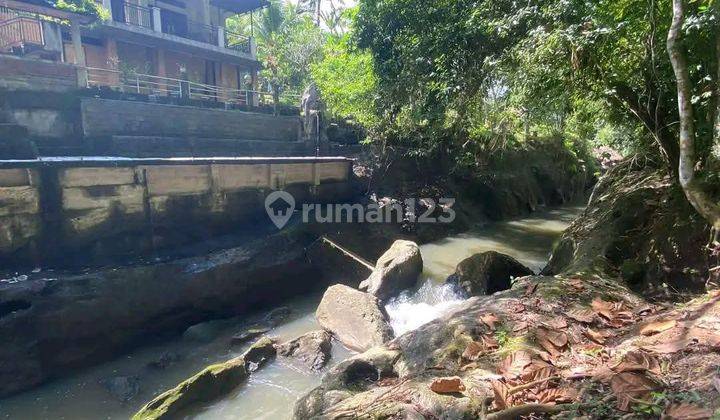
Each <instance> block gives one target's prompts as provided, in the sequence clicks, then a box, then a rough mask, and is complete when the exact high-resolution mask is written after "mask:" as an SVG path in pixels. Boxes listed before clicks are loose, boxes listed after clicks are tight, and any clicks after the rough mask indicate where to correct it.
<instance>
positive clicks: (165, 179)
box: [0, 158, 352, 265]
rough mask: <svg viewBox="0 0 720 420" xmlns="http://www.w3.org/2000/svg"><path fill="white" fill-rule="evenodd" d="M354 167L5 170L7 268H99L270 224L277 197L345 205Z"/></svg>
mask: <svg viewBox="0 0 720 420" xmlns="http://www.w3.org/2000/svg"><path fill="white" fill-rule="evenodd" d="M3 166H4V167H5V168H4V169H3ZM9 166H10V167H9ZM351 166H352V161H350V160H348V159H343V158H290V159H287V158H285V159H273V158H268V159H257V158H254V159H253V158H237V159H232V158H230V159H173V160H163V159H135V160H133V159H127V160H112V161H111V160H94V161H93V160H67V159H66V160H55V161H51V162H45V163H44V164H41V163H38V162H37V161H28V162H27V163H18V162H1V161H0V261H2V260H5V261H6V262H7V264H9V265H18V264H31V263H32V264H39V263H44V264H48V263H49V264H61V265H73V264H74V263H77V264H90V263H92V262H94V261H102V260H104V259H109V260H113V259H114V258H117V257H118V256H134V255H143V254H149V253H152V252H154V251H157V250H158V249H168V248H171V247H173V246H177V245H180V244H188V243H192V242H193V241H197V240H199V239H202V238H208V237H213V236H216V235H220V234H223V233H227V232H229V231H230V230H232V229H242V228H243V227H246V226H248V224H250V225H253V224H255V223H256V222H257V221H259V220H262V221H263V223H266V224H267V222H269V219H267V216H265V209H264V206H265V204H264V200H265V197H266V195H267V194H268V193H269V192H270V191H272V190H276V189H284V190H287V191H289V192H291V193H292V194H293V196H294V197H295V199H296V200H297V201H298V202H299V203H302V202H309V201H313V202H315V201H318V202H323V201H328V200H341V199H344V198H346V197H347V196H348V194H349V193H350V179H349V174H350V171H351Z"/></svg>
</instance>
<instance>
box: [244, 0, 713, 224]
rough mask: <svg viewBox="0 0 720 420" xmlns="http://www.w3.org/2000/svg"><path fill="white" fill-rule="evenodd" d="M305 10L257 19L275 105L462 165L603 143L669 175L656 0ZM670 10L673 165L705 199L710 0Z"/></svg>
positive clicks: (429, 0) (709, 151)
mask: <svg viewBox="0 0 720 420" xmlns="http://www.w3.org/2000/svg"><path fill="white" fill-rule="evenodd" d="M307 3H308V2H300V4H301V6H294V5H291V4H286V3H283V2H280V1H279V0H278V1H274V2H272V4H271V6H270V7H269V8H267V9H265V10H264V11H263V12H262V14H261V17H260V19H259V23H258V24H257V29H256V37H257V38H258V42H259V45H260V51H261V57H262V60H263V61H264V64H265V70H264V74H263V79H264V80H265V83H266V85H268V86H270V87H271V88H272V90H273V91H274V92H275V94H276V98H279V95H280V93H281V92H286V93H287V92H289V93H294V94H299V93H301V92H302V91H303V89H304V88H305V86H307V84H309V83H310V82H314V83H316V84H317V86H318V87H319V89H320V91H321V93H322V96H323V99H324V101H325V102H326V104H327V106H328V112H329V113H330V114H332V115H333V116H335V117H338V118H349V119H351V120H354V121H355V122H356V123H358V124H360V125H362V126H363V127H364V128H365V129H366V131H367V132H368V133H369V136H368V141H369V142H376V143H380V144H382V146H383V150H393V151H395V152H399V153H402V154H405V155H410V156H418V157H425V158H428V157H430V158H434V157H437V156H443V157H445V158H448V157H449V160H450V161H452V162H454V163H455V164H456V165H457V166H458V167H460V168H463V169H468V168H472V167H473V165H477V164H478V162H481V161H483V160H484V159H483V158H482V157H487V156H492V155H495V154H497V153H498V152H502V151H503V150H514V149H518V148H527V147H530V145H536V146H537V145H538V144H542V143H543V142H547V141H552V142H553V143H554V144H556V143H557V142H561V143H563V144H564V145H565V147H566V148H567V149H568V150H569V151H570V152H571V153H573V154H575V155H577V156H579V157H580V158H587V156H588V155H589V153H590V151H591V150H592V149H594V148H596V147H598V146H602V145H607V146H611V147H613V148H615V149H617V150H620V151H621V152H623V154H625V155H630V154H634V155H637V156H641V157H642V159H643V161H644V162H646V163H649V164H652V165H655V166H657V167H664V168H667V169H668V170H670V171H671V172H672V173H675V174H678V173H679V164H680V161H681V147H680V141H679V140H680V135H681V132H682V130H681V126H687V124H684V125H683V124H681V119H680V118H679V115H680V114H679V108H678V101H677V98H678V80H683V79H682V78H680V79H678V78H677V76H678V73H677V70H678V69H677V66H675V68H674V67H673V64H674V63H673V62H672V61H671V58H670V57H671V55H670V54H669V53H668V45H669V44H668V42H667V39H668V33H669V32H670V29H671V24H672V23H673V16H674V13H673V1H672V0H650V1H647V0H642V1H641V0H600V1H594V2H587V1H582V0H532V1H529V2H515V1H512V0H492V1H490V0H481V1H469V0H360V1H359V3H358V6H357V7H355V8H352V9H348V10H342V9H341V8H335V7H333V8H332V11H333V13H331V14H328V15H321V14H317V13H319V9H317V7H318V5H317V2H310V3H312V4H310V5H309V7H308V4H307ZM675 3H676V5H677V4H680V5H682V6H684V7H683V8H682V11H681V16H678V15H677V13H675V16H676V17H679V19H680V23H679V26H678V29H679V30H678V32H677V37H676V38H677V39H678V42H677V43H676V45H677V46H678V51H679V52H680V53H681V55H682V57H684V61H685V62H686V65H685V66H684V68H685V69H686V71H685V73H686V76H687V82H688V83H687V88H688V92H687V95H686V96H687V100H688V104H689V105H690V106H691V108H692V111H693V112H691V116H690V118H691V120H692V127H691V129H690V130H691V131H692V134H693V136H692V140H693V142H692V153H691V154H690V155H691V156H690V155H688V154H687V153H686V154H685V157H689V159H686V162H690V163H688V164H687V165H686V168H687V167H690V168H692V171H690V172H691V173H692V174H696V175H697V176H693V177H692V178H693V179H692V181H693V182H692V183H693V186H694V187H695V190H697V191H708V190H710V192H711V193H712V194H717V193H718V192H720V191H713V189H715V190H717V188H718V187H717V185H719V184H720V178H718V171H717V170H716V168H717V165H718V164H717V161H718V156H719V154H720V152H719V151H718V148H719V147H720V146H718V140H717V138H718V131H720V124H718V122H720V112H719V111H718V110H719V109H720V93H719V91H720V88H719V87H718V79H719V78H720V65H719V64H718V58H719V57H720V30H718V22H719V21H718V19H719V16H720V15H719V14H718V5H717V4H716V2H715V0H701V1H692V2H689V1H686V0H685V1H679V0H676V1H675ZM685 3H687V4H685ZM307 10H310V13H307ZM316 12H317V13H316ZM246 19H247V18H246ZM236 26H237V27H238V28H239V31H240V32H245V33H247V31H248V30H247V21H244V22H243V21H241V20H238V21H237V22H236ZM243 28H245V29H243ZM675 64H676V63H675ZM681 73H682V72H681ZM685 132H687V130H686V131H685ZM684 138H685V139H688V137H687V136H685V137H684ZM686 144H687V143H686ZM446 160H448V159H446ZM686 172H688V171H687V170H686ZM688 173H689V172H688ZM691 201H693V200H692V199H691ZM709 205H710V208H712V207H716V205H714V204H713V203H709ZM696 207H698V206H697V205H696ZM706 207H707V206H706ZM707 211H710V212H717V210H706V211H705V213H707ZM701 212H703V211H701ZM706 215H707V214H706ZM710 219H713V217H710ZM718 223H720V222H718ZM716 224H717V223H716Z"/></svg>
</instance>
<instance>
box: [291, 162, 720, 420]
mask: <svg viewBox="0 0 720 420" xmlns="http://www.w3.org/2000/svg"><path fill="white" fill-rule="evenodd" d="M629 178H632V179H635V181H636V182H633V183H631V182H628V181H629ZM663 180H664V181H665V182H662V181H663ZM676 188H677V187H676V186H674V185H673V184H672V183H671V182H669V180H668V178H667V177H666V176H664V175H663V174H662V173H658V172H654V171H648V170H635V169H633V168H632V167H628V166H627V165H625V166H622V167H619V168H618V169H617V170H615V171H613V172H611V173H610V174H609V175H608V176H607V177H606V178H605V179H603V180H602V181H601V183H600V185H599V187H598V188H597V189H596V191H595V193H594V194H593V199H592V200H591V201H590V205H589V207H588V209H587V210H586V212H585V213H584V215H583V216H582V217H581V218H580V219H578V220H577V221H576V222H575V223H574V225H573V227H572V228H571V229H570V230H569V231H568V233H567V234H566V235H565V239H564V240H563V241H561V242H560V244H559V246H558V247H557V249H556V251H555V253H554V255H553V258H552V260H551V263H550V265H549V266H548V268H546V270H545V271H546V272H552V271H554V270H558V269H559V270H560V271H561V272H559V273H558V274H557V275H554V276H549V275H548V276H535V275H531V276H526V277H523V278H521V279H519V280H517V281H515V282H514V283H513V284H512V288H511V289H510V290H506V291H500V292H498V293H495V294H493V295H492V296H483V295H480V296H476V297H473V298H471V299H469V300H468V301H466V302H465V303H464V304H463V306H462V308H459V309H458V310H456V311H454V312H453V313H451V314H448V315H446V316H444V317H442V318H441V319H438V320H436V321H434V322H431V323H429V324H426V325H424V326H422V327H420V328H418V329H417V330H415V331H411V332H409V333H407V334H404V335H402V336H401V337H398V338H395V339H394V340H392V341H390V342H388V343H386V344H383V345H381V346H378V347H375V348H373V349H371V350H369V351H367V352H365V353H362V354H359V355H357V356H355V357H353V358H351V359H349V360H347V361H345V362H343V363H341V364H339V365H337V366H336V367H335V368H333V369H332V370H331V371H330V372H329V373H328V374H327V375H326V376H325V377H324V378H323V382H322V385H321V386H320V387H318V388H316V389H314V390H313V391H311V392H310V393H309V394H307V395H306V396H305V397H303V398H302V399H300V400H299V401H298V403H297V404H296V407H295V418H296V419H310V418H321V419H340V418H347V417H354V418H368V419H370V418H446V417H448V416H449V417H452V418H466V419H475V418H488V419H513V418H518V417H520V416H525V415H531V414H554V415H562V416H565V417H566V418H575V417H579V416H589V417H591V418H598V417H602V418H608V417H615V416H617V417H621V416H624V415H627V414H628V413H629V414H631V415H636V416H640V417H642V416H651V417H652V416H661V415H662V416H663V418H676V419H690V418H698V419H701V418H710V416H712V415H713V413H715V415H717V413H718V411H717V410H720V397H719V393H720V386H719V385H718V384H720V376H718V372H717V369H716V367H717V365H718V363H719V362H720V353H718V351H720V294H719V293H718V292H717V291H709V292H707V293H705V292H703V293H701V294H700V295H697V294H696V295H695V296H696V297H695V298H694V299H692V300H691V301H689V302H687V303H685V304H683V305H681V306H679V307H678V306H675V305H674V304H672V303H669V302H668V303H663V302H660V301H657V300H655V301H649V300H648V299H647V298H646V296H651V297H653V298H655V299H657V297H658V296H657V295H656V294H654V293H653V294H650V295H642V294H640V293H636V292H633V291H632V290H631V287H634V286H637V283H635V282H634V281H632V280H631V279H628V278H625V277H624V271H625V270H624V269H623V266H625V265H626V264H622V261H618V260H613V259H611V258H608V254H610V255H613V254H612V253H613V252H617V246H613V244H616V243H617V242H613V241H617V240H622V241H623V243H624V244H626V247H625V248H624V249H625V250H633V251H634V252H636V253H637V254H631V255H638V254H639V253H641V252H643V250H647V249H655V252H653V253H652V255H655V256H656V257H657V256H662V255H664V254H663V253H666V254H665V255H667V254H668V253H669V250H668V248H667V247H664V246H654V245H653V244H655V243H656V241H658V240H659V238H658V237H657V236H655V235H648V234H647V233H648V231H649V232H657V230H653V228H655V229H657V225H656V222H657V220H656V219H654V218H653V217H657V216H658V215H661V216H660V217H659V219H660V221H667V220H669V219H672V220H675V221H681V222H683V223H676V224H674V225H671V226H664V227H663V229H662V231H663V233H664V237H663V238H664V240H665V241H667V242H668V243H669V244H676V246H675V248H674V252H673V253H672V256H673V257H674V258H666V259H665V260H664V261H665V263H666V264H669V265H670V268H671V270H670V271H669V272H670V273H678V272H679V271H680V270H681V268H685V269H686V270H688V273H689V274H686V275H685V280H686V281H687V282H688V283H690V286H692V285H693V282H695V287H697V282H696V281H695V280H694V279H696V278H697V277H696V276H697V275H698V274H699V273H703V272H704V274H705V275H706V276H707V275H708V270H707V269H708V266H707V263H708V262H709V261H708V260H707V258H713V257H712V254H710V253H707V254H706V251H705V250H703V248H702V247H699V246H697V241H696V240H695V239H693V238H697V237H698V236H703V235H704V234H706V233H707V227H706V226H704V225H703V224H701V223H697V222H695V220H696V218H695V216H694V215H692V214H691V213H682V212H678V211H676V209H677V207H661V206H660V203H656V202H653V200H652V197H655V198H656V197H668V196H672V195H673V194H674V193H673V190H674V189H676ZM640 204H642V205H640ZM653 211H654V213H653ZM644 217H650V219H644ZM629 221H631V222H634V223H636V224H632V223H629ZM640 222H641V223H642V224H640V225H639V226H640V227H643V229H638V228H637V227H638V225H637V223H640ZM619 232H622V233H623V234H624V235H623V236H622V239H615V238H617V237H618V236H619V235H618V236H616V235H617V234H618V233H619ZM705 237H706V238H707V236H705ZM571 241H572V242H571ZM569 242H571V243H572V246H568V245H567V244H568V243H569ZM630 244H632V245H630ZM688 254H694V255H696V256H697V257H700V256H704V258H694V259H688V260H682V258H683V255H688ZM615 255H617V254H615ZM714 258H717V257H714ZM561 260H563V263H562V264H560V263H559V261H561ZM655 261H656V260H655V259H650V260H647V261H645V262H644V264H643V265H642V267H643V268H645V269H647V270H652V269H653V268H654V264H655ZM697 261H700V263H697ZM618 262H620V264H618ZM715 263H716V262H715ZM461 265H462V264H461ZM560 266H561V268H558V267H560ZM703 270H704V271H703ZM465 271H468V270H465ZM653 285H654V287H655V288H662V287H663V285H662V283H660V281H657V280H656V282H654V283H653ZM478 290H479V291H482V288H479V289H478ZM644 290H651V289H647V288H646V289H644ZM675 297H676V298H677V296H675Z"/></svg>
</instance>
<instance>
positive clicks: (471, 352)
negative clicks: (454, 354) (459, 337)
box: [461, 341, 483, 361]
mask: <svg viewBox="0 0 720 420" xmlns="http://www.w3.org/2000/svg"><path fill="white" fill-rule="evenodd" d="M482 352H483V346H482V344H481V343H478V342H477V341H471V342H470V344H468V345H467V347H465V351H464V352H463V354H462V356H461V357H462V358H463V359H465V360H472V361H475V360H477V359H478V357H480V355H481V354H482Z"/></svg>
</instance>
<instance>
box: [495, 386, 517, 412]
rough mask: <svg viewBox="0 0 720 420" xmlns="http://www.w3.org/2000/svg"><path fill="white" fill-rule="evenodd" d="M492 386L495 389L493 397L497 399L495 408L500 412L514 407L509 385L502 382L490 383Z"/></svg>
mask: <svg viewBox="0 0 720 420" xmlns="http://www.w3.org/2000/svg"><path fill="white" fill-rule="evenodd" d="M490 386H492V389H493V395H494V397H495V407H496V408H497V409H499V410H503V409H505V408H508V407H510V406H512V401H511V396H510V389H509V388H508V386H507V385H505V384H504V383H502V382H500V381H490Z"/></svg>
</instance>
